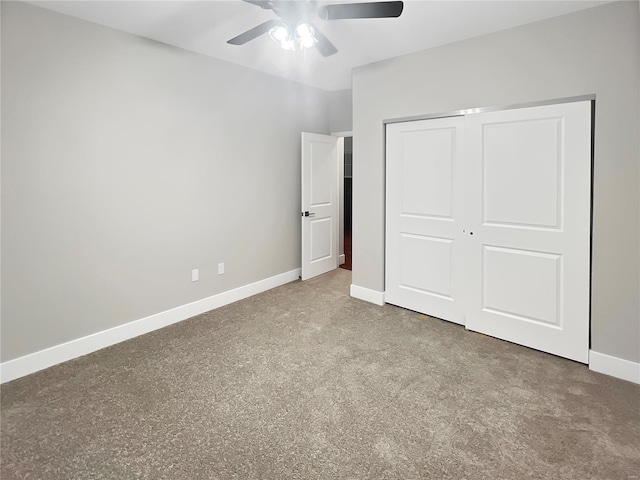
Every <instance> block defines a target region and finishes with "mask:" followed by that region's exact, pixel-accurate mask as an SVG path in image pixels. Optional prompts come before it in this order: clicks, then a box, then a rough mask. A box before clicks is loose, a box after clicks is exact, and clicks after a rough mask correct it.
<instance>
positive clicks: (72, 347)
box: [0, 268, 300, 383]
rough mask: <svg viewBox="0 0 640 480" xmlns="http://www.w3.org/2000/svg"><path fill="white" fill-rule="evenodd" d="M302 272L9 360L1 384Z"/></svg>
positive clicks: (0, 367) (1, 371)
mask: <svg viewBox="0 0 640 480" xmlns="http://www.w3.org/2000/svg"><path fill="white" fill-rule="evenodd" d="M299 276H300V269H299V268H298V269H296V270H291V271H289V272H285V273H281V274H280V275H276V276H274V277H270V278H266V279H264V280H260V281H258V282H255V283H251V284H249V285H245V286H242V287H238V288H235V289H233V290H229V291H227V292H222V293H219V294H217V295H213V296H211V297H207V298H203V299H202V300H197V301H195V302H192V303H188V304H186V305H182V306H180V307H176V308H172V309H171V310H166V311H164V312H160V313H156V314H155V315H151V316H149V317H145V318H141V319H139V320H134V321H133V322H129V323H125V324H124V325H119V326H117V327H113V328H110V329H108V330H103V331H102V332H98V333H94V334H92V335H87V336H86V337H82V338H78V339H76V340H71V341H70V342H66V343H63V344H61V345H56V346H55V347H51V348H47V349H45V350H40V351H39V352H35V353H32V354H29V355H25V356H24V357H20V358H16V359H15V360H9V361H8V362H4V363H2V364H0V383H5V382H9V381H11V380H15V379H16V378H20V377H24V376H25V375H29V374H30V373H34V372H37V371H39V370H43V369H45V368H48V367H51V366H53V365H56V364H58V363H62V362H66V361H67V360H71V359H73V358H77V357H80V356H82V355H86V354H88V353H91V352H95V351H96V350H100V349H101V348H105V347H108V346H110V345H114V344H116V343H120V342H123V341H125V340H129V339H130V338H134V337H137V336H139V335H143V334H145V333H149V332H152V331H154V330H158V329H159V328H163V327H166V326H168V325H171V324H173V323H177V322H180V321H182V320H186V319H187V318H191V317H193V316H195V315H200V314H201V313H204V312H208V311H210V310H214V309H216V308H220V307H222V306H224V305H228V304H230V303H233V302H237V301H238V300H242V299H243V298H247V297H250V296H252V295H256V294H258V293H261V292H264V291H266V290H270V289H272V288H275V287H279V286H280V285H284V284H285V283H289V282H292V281H294V280H298V277H299Z"/></svg>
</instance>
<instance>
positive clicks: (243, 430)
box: [0, 269, 640, 480]
mask: <svg viewBox="0 0 640 480" xmlns="http://www.w3.org/2000/svg"><path fill="white" fill-rule="evenodd" d="M350 280H351V273H350V272H348V271H345V270H342V269H338V270H336V271H334V272H331V273H329V274H327V275H324V276H322V277H319V278H316V279H313V280H310V281H308V282H305V283H302V282H294V283H291V284H288V285H285V286H283V287H280V288H277V289H274V290H271V291H269V292H265V293H263V294H261V295H257V296H255V297H252V298H249V299H247V300H244V301H240V302H237V303H235V304H232V305H229V306H226V307H223V308H220V309H218V310H215V311H213V312H210V313H207V314H204V315H200V316H198V317H195V318H193V319H190V320H187V321H184V322H182V323H179V324H177V325H174V326H171V327H168V328H165V329H163V330H161V331H157V332H153V333H151V334H148V335H144V336H142V337H139V338H136V339H133V340H130V341H127V342H124V343H121V344H119V345H115V346H113V347H110V348H107V349H104V350H102V351H99V352H96V353H94V354H91V355H87V356H85V357H82V358H79V359H76V360H73V361H70V362H67V363H65V364H62V365H58V366H56V367H53V368H50V369H48V370H46V371H42V372H39V373H36V374H33V375H31V376H28V377H25V378H22V379H19V380H16V381H13V382H10V383H8V384H5V385H3V386H2V391H1V393H2V407H1V414H2V420H1V423H2V425H1V427H2V428H1V437H0V440H1V442H2V443H1V461H2V464H1V471H0V473H1V475H0V476H1V478H2V480H13V479H22V478H36V479H64V480H67V479H133V478H150V479H218V478H219V479H231V478H240V479H254V478H261V479H286V478H296V479H333V478H352V479H365V478H366V479H414V478H433V479H474V480H475V479H514V480H515V479H518V480H519V479H579V480H584V479H598V480H601V479H613V480H627V479H628V478H634V477H633V475H640V450H639V439H640V386H638V385H633V384H631V383H628V382H624V381H622V380H616V379H614V378H611V377H607V376H604V375H600V374H596V373H593V372H590V371H589V370H588V368H587V367H586V366H584V365H580V364H577V363H574V362H571V361H567V360H563V359H561V358H557V357H553V356H551V355H546V354H543V353H540V352H536V351H534V350H529V349H526V348H523V347H519V346H517V345H512V344H509V343H507V342H502V341H500V340H496V339H493V338H489V337H485V336H482V335H479V334H475V333H471V332H467V331H465V330H464V328H462V327H459V326H456V325H453V324H450V323H447V322H444V321H440V320H436V319H432V318H430V317H427V316H424V315H419V314H417V313H414V312H410V311H407V310H403V309H400V308H396V307H393V306H389V305H387V306H384V307H377V306H375V305H371V304H368V303H365V302H362V301H359V300H356V299H353V298H350V297H349V296H348V291H349V283H350Z"/></svg>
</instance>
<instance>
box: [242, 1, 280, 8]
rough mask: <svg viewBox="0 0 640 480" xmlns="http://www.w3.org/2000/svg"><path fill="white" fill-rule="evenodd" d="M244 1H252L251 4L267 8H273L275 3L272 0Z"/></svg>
mask: <svg viewBox="0 0 640 480" xmlns="http://www.w3.org/2000/svg"><path fill="white" fill-rule="evenodd" d="M242 1H243V2H246V3H250V4H251V5H257V6H259V7H260V8H264V9H265V10H272V9H273V4H272V3H271V0H242Z"/></svg>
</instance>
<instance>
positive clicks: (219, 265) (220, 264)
mask: <svg viewBox="0 0 640 480" xmlns="http://www.w3.org/2000/svg"><path fill="white" fill-rule="evenodd" d="M223 273H224V263H219V264H218V275H222V274H223Z"/></svg>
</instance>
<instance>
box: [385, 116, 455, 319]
mask: <svg viewBox="0 0 640 480" xmlns="http://www.w3.org/2000/svg"><path fill="white" fill-rule="evenodd" d="M463 125H464V117H451V118H441V119H434V120H423V121H415V122H405V123H395V124H390V125H387V195H386V209H387V211H386V266H385V301H386V302H387V303H391V304H394V305H399V306H402V307H405V308H409V309H411V310H415V311H418V312H422V313H427V314H429V315H433V316H435V317H438V318H442V319H445V320H449V321H452V322H456V323H460V324H463V323H464V315H463V312H462V306H461V303H460V298H459V296H460V293H461V287H462V282H463V280H464V279H463V275H462V274H463V268H462V267H463V265H462V257H461V255H460V252H459V249H460V245H459V241H460V239H461V238H463V237H464V235H463V233H462V226H461V218H460V216H461V215H462V207H463V203H462V202H463V189H462V174H461V173H462V171H461V169H462V167H463V165H462V150H463V148H462V147H463Z"/></svg>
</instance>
